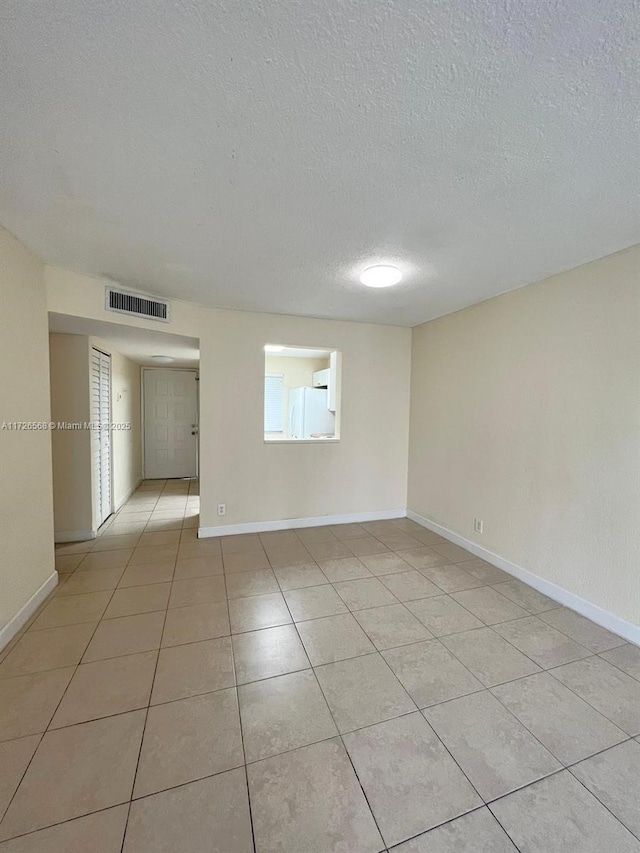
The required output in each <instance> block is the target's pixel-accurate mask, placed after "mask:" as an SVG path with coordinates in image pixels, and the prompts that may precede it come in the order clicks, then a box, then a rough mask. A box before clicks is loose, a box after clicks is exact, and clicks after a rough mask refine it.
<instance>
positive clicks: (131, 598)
mask: <svg viewBox="0 0 640 853" xmlns="http://www.w3.org/2000/svg"><path fill="white" fill-rule="evenodd" d="M170 592H171V584H170V583H154V584H149V585H148V586H132V587H128V588H124V589H117V590H116V591H115V592H114V593H113V598H112V599H111V601H110V602H109V606H108V607H107V609H106V611H105V614H104V618H105V619H114V618H117V617H119V616H135V615H137V614H138V613H153V612H154V611H155V610H166V609H167V603H168V601H169V593H170Z"/></svg>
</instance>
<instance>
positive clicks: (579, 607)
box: [407, 510, 640, 646]
mask: <svg viewBox="0 0 640 853" xmlns="http://www.w3.org/2000/svg"><path fill="white" fill-rule="evenodd" d="M407 518H410V519H411V520H412V521H415V522H416V523H417V524H420V525H421V526H422V527H426V528H427V529H428V530H431V531H433V532H434V533H439V534H440V536H444V538H445V539H449V541H451V542H454V543H455V544H456V545H460V547H461V548H465V549H466V550H467V551H470V552H471V553H472V554H475V555H476V557H480V558H481V559H482V560H486V561H487V563H491V564H492V565H494V566H497V567H498V568H499V569H502V570H503V571H505V572H508V573H509V574H510V575H513V576H514V577H515V578H518V580H521V581H523V582H524V583H526V584H529V586H532V587H533V588H534V589H537V590H538V592H541V593H542V594H543V595H546V596H547V597H548V598H552V599H553V600H554V601H557V602H558V603H559V604H563V605H564V606H565V607H568V608H570V609H571V610H575V611H576V613H580V615H581V616H586V617H587V619H591V621H592V622H595V623H596V624H597V625H600V626H602V627H603V628H606V629H607V631H612V632H613V633H614V634H617V635H618V636H619V637H623V638H624V639H625V640H628V641H629V642H630V643H635V644H636V645H638V646H640V626H638V625H634V624H633V623H632V622H627V621H626V620H625V619H621V618H620V617H619V616H616V615H615V614H614V613H610V612H609V611H608V610H604V609H603V608H602V607H598V605H597V604H592V603H591V602H590V601H587V600H586V599H584V598H581V597H580V596H579V595H576V594H575V593H573V592H569V590H567V589H564V587H561V586H558V585H557V584H555V583H552V582H551V581H548V580H545V579H544V578H541V577H539V576H538V575H534V574H533V572H530V571H529V570H528V569H523V568H522V566H518V565H516V563H512V562H511V561H510V560H507V559H506V557H501V556H500V555H499V554H494V553H493V551H489V550H487V549H486V548H483V547H482V546H481V545H478V544H477V543H475V542H472V541H471V540H470V539H465V538H464V536H459V535H458V534H457V533H454V532H453V530H449V528H447V527H443V526H442V525H441V524H437V523H436V522H435V521H431V519H430V518H425V517H424V516H422V515H418V514H417V513H415V512H412V511H411V510H407Z"/></svg>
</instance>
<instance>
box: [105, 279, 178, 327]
mask: <svg viewBox="0 0 640 853" xmlns="http://www.w3.org/2000/svg"><path fill="white" fill-rule="evenodd" d="M105 308H106V309H107V311H116V312H117V313H118V314H133V316H134V317H146V319H147V320H160V322H162V323H168V322H169V320H170V312H171V306H170V305H169V303H168V302H160V301H159V300H158V299H150V298H149V297H148V296H143V295H141V294H140V293H131V292H129V291H127V290H115V289H114V288H113V287H107V293H106V305H105Z"/></svg>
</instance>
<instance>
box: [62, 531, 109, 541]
mask: <svg viewBox="0 0 640 853" xmlns="http://www.w3.org/2000/svg"><path fill="white" fill-rule="evenodd" d="M97 535H98V531H97V530H56V532H55V533H54V534H53V541H54V542H86V541H87V540H88V539H95V538H96V536H97Z"/></svg>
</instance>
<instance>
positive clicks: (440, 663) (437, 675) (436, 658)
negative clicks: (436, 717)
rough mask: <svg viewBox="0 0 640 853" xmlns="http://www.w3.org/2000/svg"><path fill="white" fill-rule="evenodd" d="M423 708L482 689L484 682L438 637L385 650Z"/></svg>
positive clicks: (418, 704)
mask: <svg viewBox="0 0 640 853" xmlns="http://www.w3.org/2000/svg"><path fill="white" fill-rule="evenodd" d="M382 656H383V657H384V659H385V660H386V661H387V663H388V664H389V666H390V667H391V669H392V670H393V671H394V673H395V674H396V675H397V677H398V679H399V680H400V683H401V684H402V685H403V686H404V688H405V690H406V691H407V692H408V693H409V695H410V696H411V698H412V699H413V701H414V702H415V703H416V705H417V706H418V707H419V708H427V707H428V706H429V705H435V704H437V703H438V702H445V701H446V700H447V699H454V698H456V697H457V696H465V695H466V694H467V693H474V692H475V691H477V690H482V689H483V687H482V684H480V682H479V681H478V679H477V678H475V676H473V675H472V674H471V673H470V672H469V670H468V669H466V668H465V667H464V666H463V665H462V664H461V663H460V661H459V660H458V659H457V658H455V657H454V656H453V655H452V654H451V653H450V652H449V651H447V649H445V647H444V646H443V645H442V643H440V642H439V641H438V640H427V641H426V642H423V643H414V644H413V645H411V646H402V647H400V648H396V649H389V650H388V651H385V652H383V653H382Z"/></svg>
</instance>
